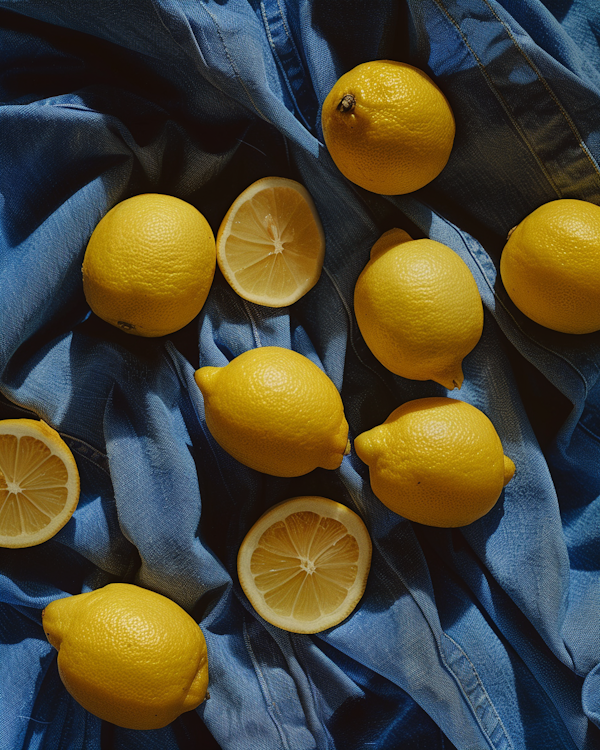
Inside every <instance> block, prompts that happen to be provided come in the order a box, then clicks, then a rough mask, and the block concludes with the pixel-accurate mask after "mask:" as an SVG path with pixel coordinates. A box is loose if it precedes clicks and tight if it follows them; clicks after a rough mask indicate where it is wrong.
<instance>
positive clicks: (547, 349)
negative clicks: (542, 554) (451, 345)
mask: <svg viewBox="0 0 600 750" xmlns="http://www.w3.org/2000/svg"><path fill="white" fill-rule="evenodd" d="M436 2H437V0H436ZM428 208H429V210H430V211H431V212H432V213H433V214H435V215H436V216H437V217H438V218H439V219H441V220H442V221H443V222H444V223H445V224H446V225H447V226H449V227H451V228H452V230H453V231H454V232H455V233H456V234H457V235H458V236H459V238H460V240H461V242H462V243H463V245H464V246H465V248H466V250H467V252H468V253H469V255H470V256H471V258H473V260H474V262H475V263H476V264H477V267H478V268H479V270H480V271H481V274H482V276H483V278H484V280H485V283H486V284H487V286H488V287H489V289H490V291H491V292H492V294H493V295H494V299H495V300H496V302H497V303H498V304H499V305H500V307H502V309H503V310H504V312H505V313H506V314H507V315H508V316H509V318H510V319H511V320H512V322H513V324H514V326H515V328H516V329H517V330H518V331H519V332H520V333H521V334H522V335H523V336H524V338H526V339H527V340H528V341H531V343H532V344H533V345H534V346H536V347H538V348H539V349H542V350H543V351H545V352H548V353H549V354H551V355H553V356H554V357H557V358H558V359H560V360H562V361H563V362H564V363H565V364H566V365H567V366H568V367H570V369H571V370H573V371H574V372H575V373H577V375H579V377H580V378H581V382H582V383H583V387H584V400H585V399H587V396H588V384H587V381H586V379H585V377H584V376H583V373H582V372H580V370H579V369H578V368H577V367H576V366H575V365H574V364H573V363H572V362H570V361H569V360H568V359H567V358H566V357H564V356H563V355H562V354H560V352H557V351H555V350H554V349H550V348H549V347H547V346H546V345H545V344H542V343H540V342H539V341H536V340H535V339H534V338H532V337H531V336H530V335H529V334H528V333H527V332H526V331H524V330H523V328H521V326H520V325H519V322H518V321H517V320H516V319H515V317H514V316H513V314H512V312H511V311H510V310H509V309H508V308H507V307H506V305H505V304H504V302H503V301H502V300H501V299H500V298H499V297H498V295H497V294H496V291H495V290H494V287H493V285H492V282H491V281H490V280H489V279H488V276H487V274H486V272H485V271H484V269H483V266H482V265H481V263H480V262H479V259H478V258H477V256H476V255H474V254H473V252H472V251H471V248H470V247H469V244H468V243H467V241H466V240H465V238H464V237H463V235H462V233H461V232H460V231H459V230H458V229H457V227H455V226H454V224H452V223H451V222H449V221H448V220H447V219H445V218H444V217H443V216H441V215H440V214H439V213H438V212H437V211H435V210H434V209H432V208H431V206H428Z"/></svg>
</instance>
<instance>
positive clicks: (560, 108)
mask: <svg viewBox="0 0 600 750" xmlns="http://www.w3.org/2000/svg"><path fill="white" fill-rule="evenodd" d="M482 2H484V3H485V5H487V7H488V8H489V10H490V12H491V13H492V14H493V16H494V17H495V18H496V20H497V21H498V23H500V24H502V26H503V27H504V29H505V30H506V34H507V36H508V37H509V39H510V41H511V42H512V43H513V45H514V46H515V48H516V49H517V51H518V52H519V53H520V54H521V56H522V57H523V59H524V60H525V62H526V63H527V64H528V65H529V67H530V68H531V69H532V70H533V72H534V73H535V74H536V76H537V77H538V80H539V81H540V83H541V84H542V86H543V87H544V88H545V89H546V91H547V92H548V95H549V96H550V97H551V99H552V101H553V102H554V103H555V105H556V107H557V108H558V111H559V112H560V114H561V115H562V116H563V119H564V120H565V122H566V123H567V125H568V127H569V130H570V131H571V133H572V134H573V135H574V136H575V138H576V139H577V142H578V143H579V147H580V149H581V150H582V151H583V153H584V154H585V156H586V157H587V160H588V161H589V162H590V165H591V167H592V169H593V170H594V171H595V172H596V175H597V176H598V177H599V178H600V170H599V169H598V164H597V163H596V161H595V159H594V158H593V157H592V155H591V153H590V151H589V149H588V147H587V146H586V145H585V143H584V141H583V138H582V137H581V135H580V134H579V131H578V130H577V127H576V125H575V123H574V122H573V119H572V118H571V116H570V115H569V113H568V112H567V111H566V110H565V108H564V107H563V105H562V104H561V103H560V100H559V98H558V97H557V96H556V94H555V93H554V91H553V90H552V87H551V86H550V84H549V83H548V81H547V80H546V79H545V78H544V76H543V75H542V73H541V72H540V70H539V68H538V67H537V65H536V64H535V63H534V62H533V60H532V59H531V58H530V57H529V55H528V54H527V53H526V52H525V50H524V49H523V48H522V47H521V45H520V44H519V43H518V41H517V40H516V39H515V36H514V34H513V33H512V31H511V30H510V28H509V27H508V25H507V24H506V23H505V22H504V21H503V20H502V18H501V17H500V16H499V15H498V13H497V12H496V11H495V10H494V9H493V8H492V6H491V5H490V3H489V2H488V0H482Z"/></svg>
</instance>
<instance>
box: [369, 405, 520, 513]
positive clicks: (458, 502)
mask: <svg viewBox="0 0 600 750" xmlns="http://www.w3.org/2000/svg"><path fill="white" fill-rule="evenodd" d="M354 448H355V450H356V453H357V455H358V457H359V458H360V459H361V460H362V461H364V462H365V463H366V464H367V465H368V467H369V477H370V482H371V488H372V490H373V492H374V494H375V495H376V496H377V497H378V498H379V499H380V500H381V502H382V503H384V504H385V505H387V507H388V508H390V510H393V511H394V512H395V513H398V514H399V515H401V516H403V517H404V518H408V519H409V520H411V521H416V522H418V523H422V524H426V525H427V526H440V527H455V526H466V525H467V524H469V523H472V522H473V521H476V520H477V519H478V518H481V516H483V515H485V514H486V513H487V512H488V511H489V510H491V509H492V508H493V506H494V505H495V504H496V501H497V500H498V498H499V497H500V494H501V493H502V488H503V487H504V486H505V485H506V484H508V482H509V481H510V480H511V478H512V476H513V474H514V471H515V465H514V463H513V462H512V461H511V459H510V458H508V457H507V456H505V455H504V451H503V449H502V443H501V442H500V438H499V437H498V433H497V432H496V430H495V429H494V426H493V424H492V423H491V422H490V420H489V419H488V418H487V417H486V415H485V414H484V413H483V412H482V411H480V410H479V409H477V408H476V407H474V406H471V405H470V404H467V403H465V402H463V401H457V400H455V399H451V398H444V397H432V398H422V399H416V400H414V401H409V402H407V403H405V404H403V405H402V406H400V407H399V408H398V409H395V410H394V411H393V412H392V413H391V414H390V416H389V417H388V418H387V419H386V420H385V422H384V423H383V424H381V425H379V426H377V427H374V428H373V429H371V430H368V431H367V432H363V433H362V434H361V435H359V436H358V437H357V438H356V440H355V441H354Z"/></svg>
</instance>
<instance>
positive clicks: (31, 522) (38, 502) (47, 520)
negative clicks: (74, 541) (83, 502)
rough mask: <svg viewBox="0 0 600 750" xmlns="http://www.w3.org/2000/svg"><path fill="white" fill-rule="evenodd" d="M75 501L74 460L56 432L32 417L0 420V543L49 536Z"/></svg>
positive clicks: (22, 542) (67, 516) (27, 544)
mask: <svg viewBox="0 0 600 750" xmlns="http://www.w3.org/2000/svg"><path fill="white" fill-rule="evenodd" d="M78 501H79V471H78V469H77V464H76V462H75V458H74V457H73V454H72V453H71V451H70V449H69V447H68V446H67V444H66V443H65V442H64V441H63V439H62V438H61V437H60V435H59V434H58V432H56V430H54V429H52V428H51V427H50V426H49V425H47V424H46V423H45V422H41V421H37V420H35V419H5V420H1V421H0V547H15V548H17V547H32V546H34V545H37V544H41V543H42V542H45V541H46V540H48V539H50V538H51V537H53V536H54V535H55V534H56V533H58V531H60V529H62V527H63V526H64V525H65V524H66V523H67V521H68V520H69V519H70V518H71V516H72V515H73V512H74V511H75V508H76V507H77V503H78Z"/></svg>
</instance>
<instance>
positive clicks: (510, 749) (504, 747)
mask: <svg viewBox="0 0 600 750" xmlns="http://www.w3.org/2000/svg"><path fill="white" fill-rule="evenodd" d="M442 635H443V636H444V638H445V639H446V640H447V641H449V642H450V643H451V644H452V646H453V647H454V648H455V649H456V650H457V651H458V653H459V655H460V656H461V657H462V658H463V659H466V661H467V662H468V668H469V669H470V670H471V671H472V673H473V676H474V677H475V680H476V683H477V688H478V689H477V690H476V693H477V696H476V698H477V700H476V701H474V700H473V699H472V697H471V694H470V693H474V692H475V690H471V691H470V692H469V691H467V689H466V687H465V685H464V682H463V679H462V678H461V676H460V675H459V674H457V672H456V671H455V670H454V669H453V668H452V667H451V666H450V664H449V663H448V661H447V660H446V658H445V656H444V654H443V652H442V651H441V649H440V657H441V659H442V661H443V663H444V665H445V667H446V669H448V671H449V672H450V673H451V674H452V675H454V677H455V678H456V680H457V682H458V684H459V685H460V688H461V691H462V693H463V695H464V696H465V699H466V701H467V703H468V704H469V706H471V710H472V711H473V715H474V717H475V720H476V721H477V724H478V726H479V728H480V729H481V731H482V733H483V735H484V736H485V738H486V739H487V741H488V743H489V745H490V747H493V748H494V749H495V750H514V745H513V743H512V741H511V739H510V736H509V735H508V732H507V730H506V727H505V726H504V722H503V721H502V719H501V717H500V715H499V713H498V711H497V710H496V707H495V705H494V702H493V701H492V699H491V697H490V694H489V693H488V691H487V690H486V689H485V685H484V684H483V680H482V679H481V677H480V675H479V673H478V672H477V669H476V668H475V665H474V664H473V662H472V661H471V659H470V658H469V656H468V655H467V653H466V652H465V650H464V649H463V648H462V646H460V645H459V644H458V643H457V642H456V641H455V640H454V638H452V637H451V636H450V635H448V633H446V632H445V631H442ZM482 704H485V705H486V706H487V707H488V708H489V709H490V710H491V711H492V714H493V716H494V717H495V719H496V722H495V724H494V726H493V727H490V726H487V727H484V724H483V720H482V719H481V717H480V716H479V715H478V713H477V706H478V705H482ZM490 721H491V720H488V721H487V722H486V723H487V724H488V725H489V724H490ZM497 727H499V728H500V730H501V732H502V738H503V740H504V742H502V743H501V744H500V743H497V742H494V741H493V740H492V738H491V737H490V730H493V729H496V728H497Z"/></svg>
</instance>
